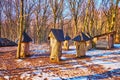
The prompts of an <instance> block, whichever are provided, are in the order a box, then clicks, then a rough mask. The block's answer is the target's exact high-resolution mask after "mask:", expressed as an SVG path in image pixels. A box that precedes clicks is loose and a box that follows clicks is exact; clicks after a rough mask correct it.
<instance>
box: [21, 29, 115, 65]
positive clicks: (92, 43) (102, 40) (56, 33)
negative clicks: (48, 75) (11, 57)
mask: <svg viewBox="0 0 120 80" xmlns="http://www.w3.org/2000/svg"><path fill="white" fill-rule="evenodd" d="M115 34H116V32H115V31H113V32H109V33H105V34H101V35H98V36H95V37H91V36H90V35H89V34H88V33H83V32H80V33H79V35H77V36H75V37H74V38H73V39H71V38H70V36H69V35H68V34H66V35H65V36H64V33H63V30H62V29H51V31H50V33H49V35H48V40H49V42H50V43H49V44H50V62H52V63H59V62H60V58H61V56H62V49H63V50H69V46H70V41H73V42H74V45H75V46H76V57H77V58H81V57H85V56H86V51H87V50H89V49H92V48H93V47H96V48H99V49H111V48H112V47H113V46H114V35H115ZM23 36H24V39H23V43H22V53H28V52H29V42H30V41H31V39H30V37H29V36H28V35H27V34H26V33H24V35H23ZM62 42H63V44H62ZM62 45H63V47H62Z"/></svg>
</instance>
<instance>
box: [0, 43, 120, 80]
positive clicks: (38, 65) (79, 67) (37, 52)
mask: <svg viewBox="0 0 120 80" xmlns="http://www.w3.org/2000/svg"><path fill="white" fill-rule="evenodd" d="M31 45H32V46H31V47H30V51H31V53H32V56H31V57H30V58H27V59H17V60H16V59H15V60H13V61H12V60H10V62H11V63H12V62H13V63H15V64H16V67H15V69H16V68H17V69H18V72H19V73H18V74H19V77H20V79H22V80H62V79H65V80H89V79H90V80H91V79H92V80H98V79H107V80H108V79H109V78H111V79H110V80H114V79H115V78H116V77H119V79H120V44H115V45H114V46H115V48H113V49H111V50H98V49H91V50H89V51H87V52H86V55H87V57H85V58H76V57H75V54H76V50H75V46H70V50H69V51H64V50H63V51H62V53H63V55H62V57H61V61H60V63H59V64H53V63H50V62H49V59H48V58H49V56H47V57H46V55H44V56H45V57H41V54H42V56H43V54H46V53H49V46H48V45H46V44H43V45H34V44H31ZM7 49H8V48H7ZM13 50H14V48H13ZM2 57H3V56H0V58H2ZM10 57H12V56H11V55H10ZM11 59H13V58H11ZM1 60H2V59H0V61H1ZM3 60H4V62H6V64H4V65H6V68H8V69H9V67H8V66H7V63H8V62H7V61H9V59H8V57H6V58H4V59H3ZM5 60H6V61H5ZM1 66H2V67H3V65H0V80H2V79H1V76H4V79H6V80H10V79H11V78H12V76H13V74H15V76H16V73H17V70H16V73H15V71H14V67H13V69H12V68H11V67H10V71H11V73H12V72H13V74H12V75H8V73H9V72H10V71H7V70H4V69H2V67H1ZM9 66H11V65H9ZM22 69H23V70H22ZM6 71H7V72H6ZM20 71H21V72H20ZM4 79H3V80H4ZM119 79H118V80H119ZM11 80H12V79H11ZM116 80H117V79H116Z"/></svg>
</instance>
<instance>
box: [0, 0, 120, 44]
mask: <svg viewBox="0 0 120 80" xmlns="http://www.w3.org/2000/svg"><path fill="white" fill-rule="evenodd" d="M21 1H23V3H24V4H23V16H22V18H23V30H26V31H27V33H28V34H29V35H30V36H31V37H32V39H33V42H34V43H41V42H46V41H47V37H48V33H49V31H50V29H51V28H56V29H57V28H59V29H63V31H64V33H68V34H69V35H70V36H71V37H74V36H75V35H77V34H78V33H79V32H80V31H83V32H87V33H89V34H90V35H91V36H95V35H98V34H102V33H105V32H110V31H116V32H117V35H120V28H119V27H120V15H119V14H120V5H119V4H120V0H21ZM19 30H20V0H0V36H1V37H3V38H4V37H5V38H8V39H10V40H13V41H16V40H17V39H18V36H19ZM118 38H119V37H118Z"/></svg>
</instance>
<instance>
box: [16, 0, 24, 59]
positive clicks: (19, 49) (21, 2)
mask: <svg viewBox="0 0 120 80" xmlns="http://www.w3.org/2000/svg"><path fill="white" fill-rule="evenodd" d="M23 2H24V0H20V32H19V33H20V34H19V41H18V48H17V55H16V58H21V57H20V53H21V41H22V33H23V5H24V3H23Z"/></svg>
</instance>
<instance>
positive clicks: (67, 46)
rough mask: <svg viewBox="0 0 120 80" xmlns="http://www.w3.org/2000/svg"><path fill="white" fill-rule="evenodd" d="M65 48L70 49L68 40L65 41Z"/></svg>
mask: <svg viewBox="0 0 120 80" xmlns="http://www.w3.org/2000/svg"><path fill="white" fill-rule="evenodd" d="M64 50H69V41H68V40H65V41H64Z"/></svg>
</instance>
